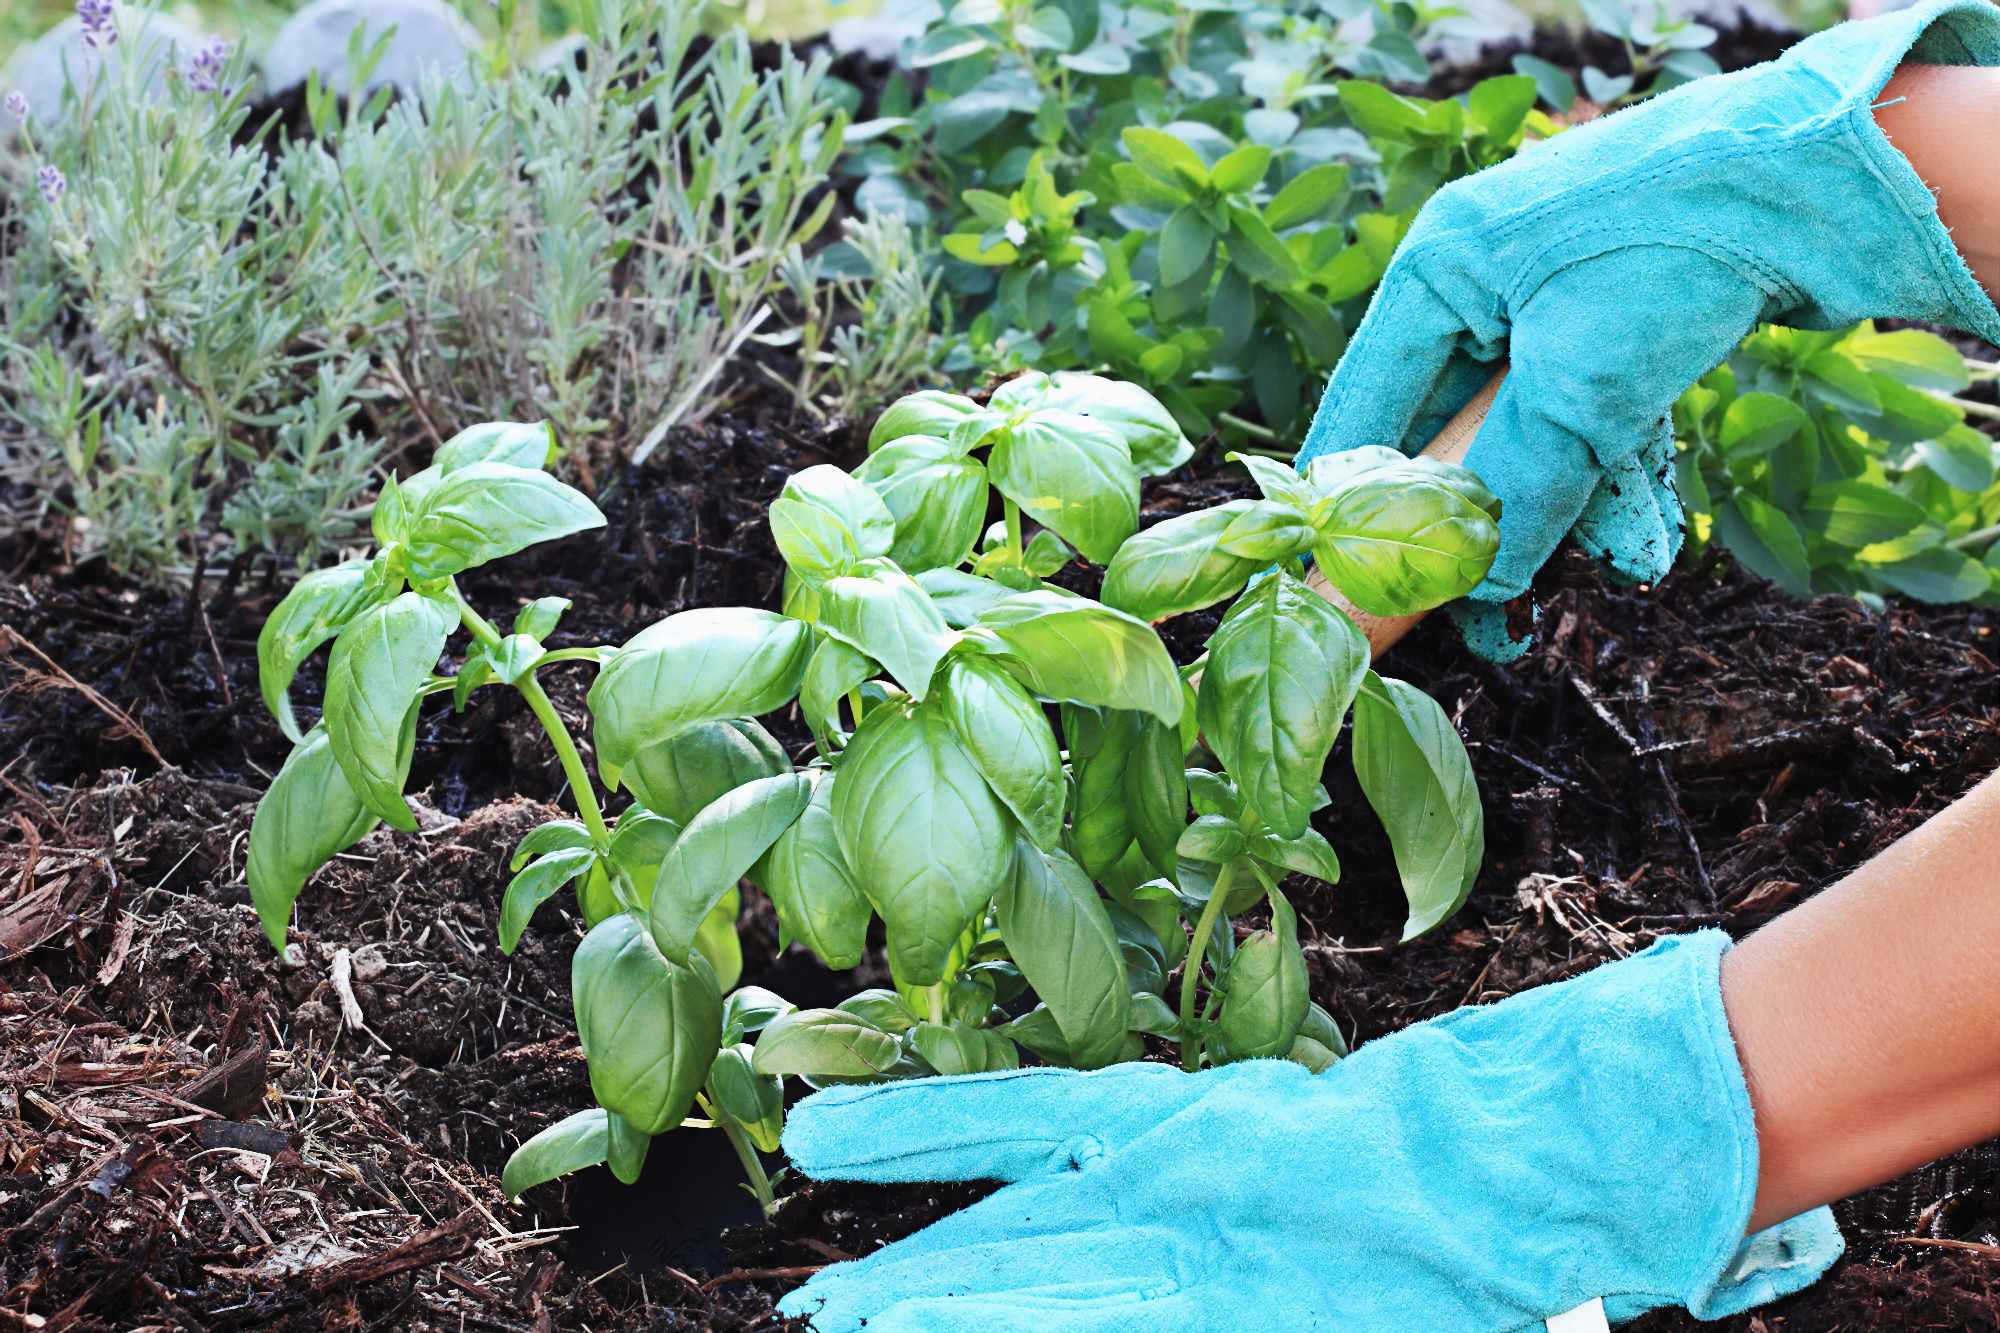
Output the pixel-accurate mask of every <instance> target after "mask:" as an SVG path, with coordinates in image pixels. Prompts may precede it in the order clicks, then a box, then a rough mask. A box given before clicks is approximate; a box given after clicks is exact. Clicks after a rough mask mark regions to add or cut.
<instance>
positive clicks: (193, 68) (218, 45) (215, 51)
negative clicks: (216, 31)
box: [187, 37, 229, 93]
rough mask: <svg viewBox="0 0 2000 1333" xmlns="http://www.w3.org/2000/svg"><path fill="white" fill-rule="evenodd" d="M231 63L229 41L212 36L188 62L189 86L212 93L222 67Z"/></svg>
mask: <svg viewBox="0 0 2000 1333" xmlns="http://www.w3.org/2000/svg"><path fill="white" fill-rule="evenodd" d="M228 63H229V43H228V42H225V41H223V40H222V39H221V38H220V37H211V38H209V39H208V42H207V44H206V45H204V46H203V47H202V48H201V50H199V51H197V52H195V53H194V59H193V60H191V61H189V62H188V67H187V81H188V87H190V88H192V89H194V90H195V91H196V92H198V93H212V92H214V91H215V89H216V86H217V77H218V76H219V75H220V74H221V73H222V67H223V66H224V65H226V64H228Z"/></svg>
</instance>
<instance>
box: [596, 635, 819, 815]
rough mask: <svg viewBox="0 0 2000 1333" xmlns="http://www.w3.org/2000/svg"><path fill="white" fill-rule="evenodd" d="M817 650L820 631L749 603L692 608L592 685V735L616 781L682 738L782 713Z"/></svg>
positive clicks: (616, 657) (631, 648) (631, 645)
mask: <svg viewBox="0 0 2000 1333" xmlns="http://www.w3.org/2000/svg"><path fill="white" fill-rule="evenodd" d="M812 648H813V633H812V627H811V626H809V625H807V624H806V623H804V622H803V621H799V620H793V619H790V618H788V617H785V616H778V615H773V614H771V613H770V612H769V611H758V610H753V609H751V608H749V607H737V606H732V607H712V608H704V609H701V610H696V611H683V612H681V613H679V614H678V615H672V616H668V617H667V618H666V619H665V620H662V621H659V622H658V623H656V624H653V625H649V626H647V627H646V628H645V629H643V630H640V631H639V632H638V633H637V634H635V635H633V636H632V639H631V641H630V642H628V643H627V644H626V645H625V646H624V647H623V648H620V649H619V650H618V651H617V652H616V653H615V654H613V655H612V657H611V660H610V661H609V662H607V663H606V664H605V666H604V669H603V670H602V671H600V672H599V673H598V675H597V681H596V683H595V684H593V685H592V686H591V687H590V697H589V705H590V713H591V719H592V722H591V735H592V738H593V740H594V741H595V743H596V745H597V763H598V767H599V769H600V770H601V771H602V772H603V773H604V775H605V780H606V782H609V783H615V782H616V780H617V775H618V773H619V772H620V770H622V769H623V768H624V767H625V765H627V764H628V763H630V762H631V761H632V758H633V756H634V755H636V754H637V753H638V752H639V750H641V749H642V748H644V747H645V746H647V745H650V744H653V743H656V742H658V741H661V740H664V739H666V738H667V737H670V736H672V735H673V734H674V733H675V732H678V731H683V730H685V729H687V728H688V727H692V726H694V725H696V724H698V723H702V722H718V721H721V720H722V719H724V718H732V717H755V716H757V715H759V714H761V713H768V712H770V711H772V710H773V709H776V708H782V707H783V706H784V705H785V704H786V703H787V702H789V701H790V700H791V698H792V696H793V695H794V694H795V693H797V691H798V687H799V678H800V677H801V676H802V675H804V674H805V669H806V660H807V658H808V657H809V656H810V655H811V653H812Z"/></svg>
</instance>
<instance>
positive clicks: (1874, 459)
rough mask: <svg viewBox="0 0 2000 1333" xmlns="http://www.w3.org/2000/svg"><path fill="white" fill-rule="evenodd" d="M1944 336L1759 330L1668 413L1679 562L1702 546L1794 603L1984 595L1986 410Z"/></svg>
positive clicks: (1987, 557) (1989, 511)
mask: <svg viewBox="0 0 2000 1333" xmlns="http://www.w3.org/2000/svg"><path fill="white" fill-rule="evenodd" d="M1974 373H1977V374H1980V375H1982V376H1986V377H1990V376H1991V375H1992V373H1993V372H1992V369H1991V368H1990V367H1984V366H1973V365H1969V364H1968V363H1967V362H1966V361H1965V359H1964V358H1963V357H1961V356H1960V355H1959V353H1958V352H1957V351H1956V350H1955V349H1954V348H1953V347H1952V346H1951V344H1949V343H1947V342H1945V341H1944V340H1943V339H1941V338H1938V337H1936V336H1935V335H1932V334H1929V333H1925V332H1923V331H1922V330H1920V329H1902V330H1898V331H1896V332H1893V333H1880V332H1877V331H1876V330H1875V328H1874V326H1873V325H1872V324H1860V325H1856V326H1855V327H1854V328H1851V329H1846V330H1839V331H1834V332H1826V333H1816V332H1806V331H1804V330H1798V329H1788V328H1782V327H1779V326H1776V325H1767V326H1766V327H1764V328H1762V329H1760V330H1758V331H1757V332H1756V333H1753V334H1751V335H1750V336H1749V337H1748V338H1746V339H1745V340H1744V342H1743V343H1742V345H1741V346H1740V347H1738V348H1737V350H1736V352H1735V353H1734V354H1733V355H1732V356H1731V357H1730V359H1729V361H1728V362H1727V363H1726V364H1724V365H1722V366H1721V367H1719V368H1717V369H1716V370H1714V371H1713V372H1711V373H1710V374H1708V375H1706V376H1703V377H1702V379H1701V381H1700V382H1699V383H1697V384H1695V385H1694V386H1693V387H1691V388H1689V389H1688V391H1687V392H1686V393H1685V394H1683V395H1682V396H1681V399H1680V401H1679V402H1678V403H1677V404H1676V405H1675V407H1674V433H1675V436H1676V441H1677V444H1678V448H1679V454H1678V459H1677V463H1676V467H1677V478H1676V479H1677V482H1678V488H1679V491H1680V495H1681V500H1682V503H1683V505H1684V506H1685V507H1686V510H1687V516H1688V529H1689V534H1688V535H1689V540H1688V543H1687V545H1686V547H1685V548H1684V549H1683V555H1684V558H1686V559H1689V560H1696V559H1699V558H1700V557H1701V555H1702V554H1703V552H1704V551H1705V550H1706V548H1707V547H1708V546H1709V545H1710V544H1712V543H1720V544H1721V545H1723V546H1724V547H1726V548H1728V551H1729V553H1730V555H1731V556H1733V557H1734V558H1735V559H1737V560H1740V561H1741V562H1742V563H1743V564H1744V565H1745V566H1746V567H1748V568H1749V569H1750V570H1752V571H1753V572H1755V573H1757V574H1760V575H1762V576H1763V577H1765V578H1768V579H1770V580H1772V581H1773V582H1775V583H1777V584H1778V585H1779V586H1781V587H1783V588H1784V589H1785V590H1786V591H1787V592H1789V593H1791V594H1792V595H1793V596H1795V597H1805V596H1810V595H1814V594H1819V593H1844V594H1847V595H1848V596H1852V597H1859V598H1861V599H1863V600H1865V601H1868V602H1870V603H1872V604H1873V605H1875V606H1876V607H1877V608H1878V609H1879V608H1880V607H1881V605H1882V604H1883V603H1882V598H1883V597H1884V596H1885V595H1887V594H1890V593H1901V594H1903V595H1904V596H1906V597H1912V598H1915V599H1916V600H1918V601H1924V602H1960V601H1975V600H1976V601H1981V602H1990V601H1992V599H1993V598H1994V588H1995V587H1996V586H2000V547H1996V541H2000V479H1996V473H1995V467H1994V445H1993V440H1992V439H1991V438H1990V437H1989V436H1987V435H1985V434H1983V433H1982V432H1980V431H1979V430H1976V429H1974V428H1973V427H1972V426H1971V425H1970V424H1968V421H1967V417H1968V415H1972V416H1975V417H1980V418H1984V419H1990V418H1995V417H2000V410H1996V409H1994V408H1993V407H1991V406H1989V405H1987V404H1984V403H1980V402H1976V401H1972V400H1969V399H1965V398H1961V397H1958V396H1956V395H1957V394H1958V392H1959V391H1960V390H1963V389H1965V388H1966V387H1968V386H1969V385H1970V384H1971V382H1972V376H1973V374H1974Z"/></svg>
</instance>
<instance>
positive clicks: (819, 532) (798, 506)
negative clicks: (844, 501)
mask: <svg viewBox="0 0 2000 1333" xmlns="http://www.w3.org/2000/svg"><path fill="white" fill-rule="evenodd" d="M771 539H772V540H773V541H775V542H777V544H778V554H779V555H781V556H783V557H784V559H785V567H786V568H787V569H789V570H790V571H791V572H792V573H794V574H796V575H798V577H799V578H800V579H801V580H803V581H804V582H805V583H806V584H807V586H809V587H817V586H819V585H820V584H822V583H825V582H826V581H827V580H828V579H830V578H834V577H836V576H838V575H841V574H848V573H852V572H853V570H854V566H855V564H856V563H857V562H859V560H860V559H861V551H860V549H859V548H858V547H857V546H855V544H854V535H853V534H852V533H850V532H849V531H848V530H847V529H846V528H845V527H843V526H841V523H840V520H839V519H836V518H835V517H834V516H833V515H831V514H829V513H827V512H826V511H825V510H824V509H820V508H817V507H815V506H813V505H809V504H803V503H801V502H799V501H797V500H775V501H773V502H772V504H771Z"/></svg>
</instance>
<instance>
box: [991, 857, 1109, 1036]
mask: <svg viewBox="0 0 2000 1333" xmlns="http://www.w3.org/2000/svg"><path fill="white" fill-rule="evenodd" d="M998 906H999V909H1000V910H999V918H1000V935H1001V938H1002V939H1004V940H1006V941H1007V953H1008V956H1009V957H1011V958H1012V959H1013V960H1014V965H1015V966H1016V967H1018V968H1020V969H1021V974H1022V975H1023V976H1025V977H1026V978H1027V979H1028V984H1029V985H1030V986H1033V987H1034V988H1035V994H1036V995H1037V996H1038V997H1040V999H1041V1001H1042V1003H1044V1004H1046V1005H1048V1006H1049V1009H1050V1011H1051V1012H1052V1013H1053V1014H1054V1015H1055V1019H1056V1025H1057V1026H1058V1027H1059V1028H1060V1029H1061V1030H1062V1035H1063V1042H1064V1045H1065V1046H1067V1047H1068V1050H1069V1057H1070V1058H1069V1063H1070V1064H1071V1065H1072V1066H1074V1067H1075V1068H1078V1069H1096V1068H1099V1067H1100V1066H1103V1065H1107V1064H1110V1063H1111V1062H1113V1061H1114V1060H1117V1059H1119V1058H1121V1057H1122V1055H1123V1054H1124V1050H1125V1046H1126V1039H1125V1033H1126V1030H1127V1029H1128V1028H1129V1027H1130V1026H1131V1017H1132V986H1131V982H1130V981H1129V980H1128V979H1127V977H1126V974H1125V958H1124V954H1123V952H1122V951H1121V950H1120V948H1119V942H1118V931H1117V928H1116V927H1114V926H1113V925H1112V923H1111V914H1110V913H1109V912H1108V911H1106V910H1105V906H1104V900H1103V899H1101V898H1099V897H1098V896H1097V890H1096V888H1094V887H1093V886H1092V885H1091V882H1090V877H1089V876H1088V875H1086V874H1084V872H1083V869H1082V867H1080V866H1078V865H1077V863H1076V862H1074V861H1072V860H1071V859H1070V858H1069V857H1068V856H1067V855H1066V854H1065V853H1063V852H1061V851H1049V852H1044V851H1042V850H1041V849H1039V848H1037V847H1035V846H1034V845H1033V844H1032V843H1029V842H1027V841H1025V840H1017V841H1016V843H1015V845H1014V865H1013V870H1012V873H1011V874H1010V875H1009V876H1008V877H1007V881H1006V883H1005V884H1003V885H1002V886H1001V889H1000V893H999V901H998Z"/></svg>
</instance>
